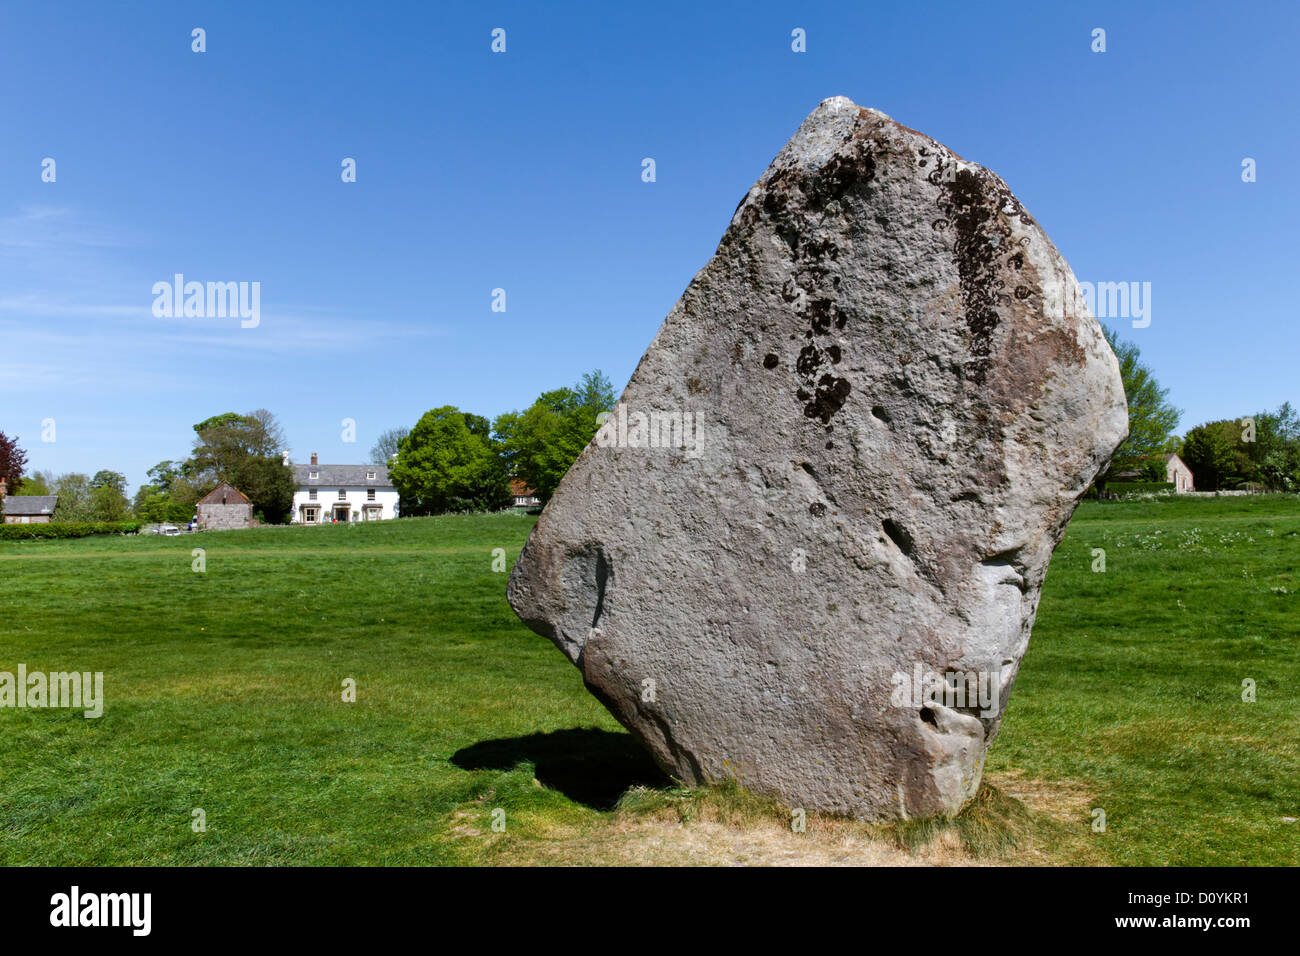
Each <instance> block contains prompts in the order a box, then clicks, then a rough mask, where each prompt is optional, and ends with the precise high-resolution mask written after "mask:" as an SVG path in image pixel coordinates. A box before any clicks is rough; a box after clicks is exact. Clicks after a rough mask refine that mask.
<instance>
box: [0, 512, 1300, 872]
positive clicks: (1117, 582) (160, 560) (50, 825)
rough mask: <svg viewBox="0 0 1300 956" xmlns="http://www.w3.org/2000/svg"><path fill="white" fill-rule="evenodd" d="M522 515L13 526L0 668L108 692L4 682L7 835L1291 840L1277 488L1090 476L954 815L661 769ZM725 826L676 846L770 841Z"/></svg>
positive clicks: (216, 843)
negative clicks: (542, 567) (544, 588)
mask: <svg viewBox="0 0 1300 956" xmlns="http://www.w3.org/2000/svg"><path fill="white" fill-rule="evenodd" d="M532 523H533V519H530V518H524V517H520V516H516V515H508V514H507V515H493V516H463V517H462V516H457V517H446V518H436V519H410V520H402V521H399V522H388V523H383V524H374V525H359V526H330V527H323V528H292V529H262V530H255V531H243V532H224V533H212V534H205V535H198V536H182V537H179V538H155V537H141V538H98V539H81V540H75V541H39V542H21V543H5V544H0V670H8V671H13V670H15V669H16V667H17V665H18V664H19V663H24V664H26V665H27V667H28V669H29V670H44V671H56V670H68V669H74V668H75V669H77V670H88V671H96V670H100V671H103V672H104V674H105V693H106V696H107V705H106V708H105V712H104V716H103V717H102V718H100V719H97V720H87V719H85V718H84V717H83V716H82V715H81V713H80V712H69V711H57V710H14V709H2V710H0V732H2V733H3V735H4V741H5V747H4V748H3V750H2V751H0V781H2V782H0V863H8V864H15V863H16V864H70V865H75V864H136V863H163V864H169V863H179V864H244V863H248V864H307V863H323V864H415V863H419V864H447V863H518V862H534V861H542V862H561V863H583V862H600V861H612V862H681V861H682V860H681V859H680V858H679V857H675V856H673V855H671V854H667V849H666V847H668V845H670V844H672V843H673V842H674V841H677V840H679V839H681V838H683V835H689V833H690V832H691V828H692V827H699V826H704V825H706V824H707V826H709V827H711V828H712V831H711V832H714V833H715V834H716V833H720V834H723V835H724V836H729V835H734V834H738V835H739V837H738V839H741V840H745V839H749V840H750V843H751V844H756V843H758V842H761V841H758V838H757V837H752V839H751V837H750V836H746V834H749V835H751V836H752V835H753V834H758V833H760V832H762V833H766V834H767V837H765V839H766V840H767V844H764V845H765V846H766V845H769V844H770V845H773V846H778V847H779V849H780V852H781V853H782V854H786V856H787V857H788V855H789V854H792V853H793V854H798V853H800V852H803V851H802V850H800V849H799V847H800V846H812V845H813V844H812V842H811V841H810V842H809V843H807V844H800V843H798V841H799V840H808V839H809V838H815V839H821V840H823V842H822V844H820V846H821V847H822V849H823V850H825V851H826V853H825V854H824V856H825V859H827V860H833V861H846V862H853V861H854V860H855V859H859V858H861V857H859V856H855V854H857V853H859V852H860V851H862V850H863V848H864V847H867V848H870V847H872V846H887V847H890V848H894V849H896V850H897V851H898V852H900V853H903V854H918V853H922V852H924V851H925V848H926V847H927V846H932V845H933V844H935V842H936V841H942V840H945V839H947V840H949V841H951V842H952V843H953V846H954V847H956V849H954V850H953V854H954V855H953V856H952V858H951V859H948V860H947V862H968V861H971V860H978V861H989V862H998V861H1002V860H1011V861H1029V862H1055V863H1099V862H1113V863H1124V864H1128V863H1134V864H1239V863H1274V864H1294V863H1297V862H1300V824H1296V823H1287V822H1284V819H1283V818H1285V817H1300V712H1298V710H1297V703H1298V702H1300V701H1298V698H1300V695H1298V694H1297V691H1296V688H1297V686H1298V682H1300V642H1298V641H1297V637H1300V624H1298V621H1300V614H1298V613H1297V612H1298V611H1300V604H1297V601H1300V597H1297V593H1296V592H1297V591H1300V502H1297V500H1296V499H1294V498H1281V497H1268V498H1262V497H1261V498H1251V499H1242V498H1231V499H1216V500H1185V499H1184V500H1175V501H1156V502H1123V503H1085V505H1084V506H1083V507H1082V508H1081V509H1080V511H1079V512H1078V514H1077V515H1076V518H1075V520H1074V522H1073V523H1072V525H1071V527H1070V530H1069V532H1068V533H1067V535H1066V539H1065V541H1064V542H1063V543H1062V546H1061V548H1060V549H1059V550H1058V552H1057V555H1056V557H1055V558H1054V560H1053V566H1052V568H1051V571H1050V572H1049V575H1048V579H1047V585H1046V587H1045V589H1044V593H1043V598H1042V604H1041V607H1040V611H1039V618H1038V625H1037V627H1036V628H1035V631H1034V638H1033V641H1032V642H1031V645H1030V650H1029V653H1028V655H1027V656H1026V659H1025V662H1024V665H1023V667H1022V669H1021V674H1020V678H1019V681H1018V683H1017V685H1016V689H1015V691H1014V693H1013V695H1012V700H1011V705H1010V707H1009V709H1008V712H1007V716H1006V719H1005V721H1004V724H1003V730H1002V734H1001V735H1000V737H999V738H998V741H997V742H996V743H995V745H994V747H993V750H992V752H991V755H990V759H989V763H988V774H987V779H988V780H989V781H990V782H991V783H992V785H991V786H986V787H985V788H984V789H983V791H982V792H981V794H980V797H979V798H978V799H977V800H976V802H975V803H974V804H973V805H972V807H971V808H969V809H968V810H967V811H966V812H965V813H963V814H962V815H961V816H959V817H958V818H956V819H955V820H952V821H913V822H911V823H908V824H903V825H901V826H897V827H883V828H882V827H869V826H867V825H865V824H856V823H852V822H849V821H835V820H830V819H828V818H820V817H816V816H810V817H809V820H808V832H807V833H806V834H793V833H791V832H790V827H789V813H788V811H786V810H785V809H784V808H781V807H779V806H777V805H776V804H774V803H772V802H770V801H765V800H763V799H761V798H758V797H755V796H753V795H751V794H746V793H745V792H744V791H742V790H739V788H735V787H721V788H713V789H711V790H702V791H701V790H685V789H683V788H680V787H677V786H676V785H675V784H674V783H673V782H672V781H669V780H666V779H664V778H663V777H662V776H661V775H660V774H659V773H658V771H657V770H655V768H654V767H653V766H652V765H651V764H650V763H649V762H648V761H647V759H646V758H645V756H644V755H643V754H642V753H641V751H640V750H639V748H637V746H636V745H635V744H634V743H633V742H632V740H631V738H630V737H629V736H628V735H627V734H626V733H625V732H624V731H623V730H622V729H621V728H620V727H619V726H618V725H617V723H616V722H615V721H614V720H613V718H611V717H610V716H609V715H608V714H607V713H606V712H605V710H604V709H603V708H602V707H601V706H600V705H599V704H598V703H597V702H596V701H595V700H594V699H593V698H591V696H590V695H589V694H588V693H587V692H586V690H585V689H584V688H583V686H582V681H581V678H580V675H579V674H578V673H577V671H576V670H575V669H574V668H573V667H572V666H571V665H570V664H569V663H568V662H567V661H566V660H565V659H564V658H563V656H562V655H560V654H559V653H558V652H557V651H556V650H555V649H554V648H553V647H552V646H551V645H550V643H549V642H547V641H546V640H545V639H543V638H540V637H538V636H536V635H533V634H532V633H531V632H529V631H528V630H527V629H525V628H524V627H523V626H522V625H521V624H520V623H519V622H518V621H517V620H516V618H515V616H514V614H513V612H511V610H510V608H509V606H508V605H507V604H506V602H505V598H504V586H505V575H504V574H503V573H500V572H498V571H494V570H493V558H494V554H493V550H494V549H496V548H501V549H504V551H505V553H506V559H507V566H508V564H509V562H513V560H514V559H515V557H516V556H517V554H518V551H519V549H520V547H521V546H522V544H523V541H524V539H525V538H526V536H527V533H528V530H529V529H530V528H531V526H532ZM194 547H202V548H204V549H205V551H206V554H205V561H206V571H205V572H203V573H196V572H195V571H193V570H192V562H193V560H194V559H193V557H192V555H191V549H192V548H194ZM1093 548H1104V549H1105V551H1106V571H1105V572H1104V573H1095V572H1093V571H1092V570H1091V566H1092V564H1093V561H1094V557H1093V554H1092V549H1093ZM346 678H352V679H354V680H355V681H356V686H357V700H356V702H355V703H345V702H344V701H343V699H342V691H343V682H344V680H345V679H346ZM1245 678H1251V679H1253V680H1254V681H1255V682H1256V687H1257V701H1256V702H1255V703H1244V702H1243V701H1242V699H1241V682H1242V680H1243V679H1245ZM1016 794H1020V795H1021V796H1023V798H1024V799H1023V801H1021V800H1018V799H1016V797H1015V795H1016ZM1094 808H1099V809H1102V810H1104V811H1105V814H1106V830H1105V832H1104V833H1098V832H1094V831H1093V829H1092V823H1093V815H1092V811H1093V809H1094ZM196 809H202V810H203V811H204V814H205V816H206V832H202V833H196V832H194V830H193V829H192V826H191V821H192V819H193V811H194V810H196ZM494 811H498V812H497V814H496V819H498V820H503V821H504V825H505V829H504V831H503V832H497V831H495V830H493V827H492V822H493V819H494ZM502 812H503V813H504V816H502V815H501V814H502ZM650 826H653V827H656V828H658V829H654V830H653V832H652V833H651V836H650V837H646V836H645V833H646V832H647V830H646V828H647V827H650ZM819 835H820V836H819ZM633 839H637V840H640V841H641V842H639V843H637V848H636V850H635V852H632V853H631V855H629V853H628V852H624V851H625V850H626V847H627V846H628V844H629V841H631V840H633ZM715 843H716V841H715ZM711 846H713V844H711ZM846 847H848V849H845V848H846ZM655 848H658V849H655ZM715 850H716V848H715ZM715 850H708V851H705V850H700V851H699V852H698V853H695V854H694V855H692V856H691V857H690V860H691V861H695V862H724V863H725V862H737V861H740V862H744V861H746V860H756V861H759V862H762V861H764V860H768V859H773V857H772V856H771V855H770V854H769V855H767V856H764V855H763V854H762V853H755V852H750V851H749V850H744V851H736V850H735V847H734V844H730V845H728V846H727V847H724V848H723V849H722V850H716V851H715ZM661 851H662V852H663V853H664V854H667V855H661ZM693 852H694V851H693ZM764 852H766V851H764ZM746 853H748V854H749V855H746ZM784 858H785V857H781V858H778V861H780V859H784ZM818 859H819V860H820V859H822V857H818ZM886 861H887V860H886ZM940 861H941V862H942V861H943V860H940Z"/></svg>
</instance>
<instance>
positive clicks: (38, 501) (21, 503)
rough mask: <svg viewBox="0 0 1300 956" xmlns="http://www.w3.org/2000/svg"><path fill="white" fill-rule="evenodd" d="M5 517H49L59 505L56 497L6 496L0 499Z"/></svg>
mask: <svg viewBox="0 0 1300 956" xmlns="http://www.w3.org/2000/svg"><path fill="white" fill-rule="evenodd" d="M0 502H3V503H4V509H3V511H4V513H5V514H7V515H51V514H54V509H55V507H56V506H57V505H58V503H59V496H58V495H8V496H7V497H5V498H2V499H0Z"/></svg>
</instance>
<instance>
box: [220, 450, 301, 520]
mask: <svg viewBox="0 0 1300 956" xmlns="http://www.w3.org/2000/svg"><path fill="white" fill-rule="evenodd" d="M234 479H235V480H234V481H232V482H231V484H233V485H234V486H235V487H236V488H238V489H239V490H240V491H242V492H243V493H244V494H245V495H247V496H248V500H249V501H251V502H252V503H253V514H254V517H256V518H257V519H258V520H259V521H263V522H265V523H266V524H285V523H287V522H288V520H289V517H290V514H291V512H292V511H293V492H294V488H295V485H294V480H293V469H291V468H288V467H286V466H285V464H284V461H283V460H282V459H280V458H274V457H271V458H264V457H260V456H250V457H248V458H245V459H244V460H243V461H242V462H241V463H240V464H239V466H238V468H237V470H236V471H235V475H234Z"/></svg>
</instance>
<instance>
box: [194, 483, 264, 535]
mask: <svg viewBox="0 0 1300 956" xmlns="http://www.w3.org/2000/svg"><path fill="white" fill-rule="evenodd" d="M198 515H199V527H200V528H203V529H204V530H206V531H228V530H230V529H232V528H251V527H252V526H253V503H252V502H251V501H249V500H248V498H246V497H245V496H244V493H243V492H242V491H240V490H239V489H238V488H236V487H235V486H234V485H231V484H229V483H228V482H224V481H223V482H222V483H221V484H219V485H217V487H215V488H213V489H212V490H211V491H210V492H208V493H207V494H206V495H205V496H204V497H203V498H202V499H201V500H200V501H199V504H198Z"/></svg>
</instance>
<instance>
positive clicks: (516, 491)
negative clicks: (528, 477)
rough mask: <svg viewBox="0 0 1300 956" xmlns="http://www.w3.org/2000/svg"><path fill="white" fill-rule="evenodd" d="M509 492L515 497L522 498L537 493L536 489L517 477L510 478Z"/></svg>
mask: <svg viewBox="0 0 1300 956" xmlns="http://www.w3.org/2000/svg"><path fill="white" fill-rule="evenodd" d="M510 493H511V494H512V495H514V496H515V497H517V498H522V497H524V496H528V497H531V496H533V495H535V494H537V492H536V491H534V490H533V489H532V488H529V487H528V485H527V483H525V482H522V481H520V480H519V479H518V478H512V479H511V480H510Z"/></svg>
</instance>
